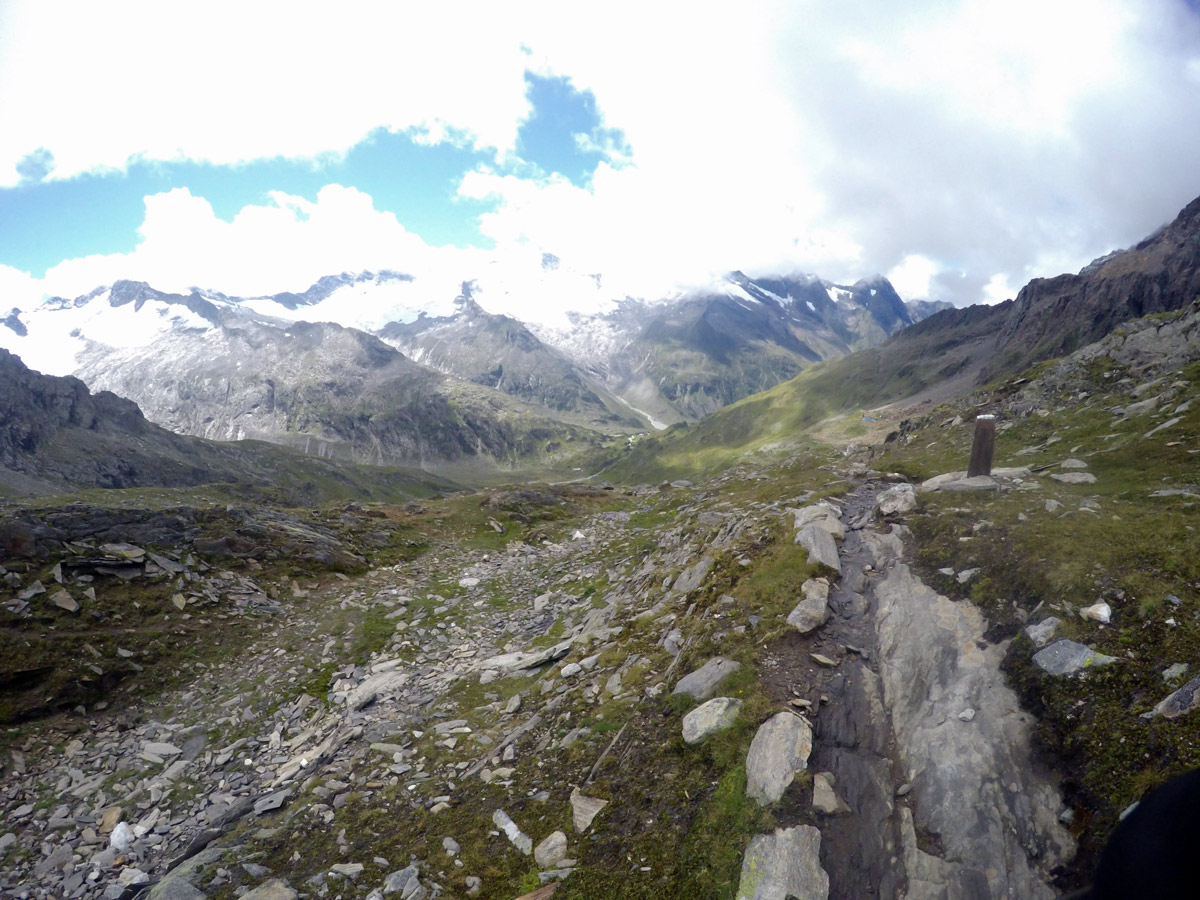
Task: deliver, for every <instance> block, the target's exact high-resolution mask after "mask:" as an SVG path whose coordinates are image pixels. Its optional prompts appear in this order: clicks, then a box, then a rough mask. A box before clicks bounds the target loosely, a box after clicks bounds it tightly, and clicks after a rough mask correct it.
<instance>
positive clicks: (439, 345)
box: [0, 272, 936, 471]
mask: <svg viewBox="0 0 1200 900" xmlns="http://www.w3.org/2000/svg"><path fill="white" fill-rule="evenodd" d="M421 290H422V288H421V285H419V284H418V283H417V282H416V280H415V279H414V278H412V277H411V276H406V275H403V274H400V273H396V272H380V273H372V272H364V273H359V274H357V275H348V274H343V275H340V276H330V277H326V278H322V279H321V280H320V281H319V282H318V283H316V284H314V285H313V286H312V287H310V288H309V289H308V290H307V291H305V292H304V293H302V294H295V293H284V294H277V295H274V296H271V297H261V298H250V299H246V298H239V297H228V296H225V295H223V294H217V293H213V292H209V291H201V290H193V291H192V292H190V293H188V294H186V295H185V294H171V293H164V292H162V291H158V290H155V289H154V288H153V287H151V286H150V285H147V284H143V283H138V282H129V281H119V282H117V283H115V284H113V285H111V286H105V287H100V288H97V289H96V290H94V291H92V292H91V293H89V294H86V295H84V296H80V297H76V298H75V299H73V300H65V299H61V298H55V299H52V300H50V301H48V302H46V303H45V304H43V305H41V306H39V307H37V308H34V309H31V310H20V309H13V310H12V311H11V313H10V314H9V315H8V316H7V318H6V319H5V320H3V323H2V326H3V327H0V346H4V347H7V348H8V349H10V350H11V351H12V352H14V353H16V354H18V355H20V356H21V357H22V358H23V359H25V361H26V362H28V363H29V364H30V365H31V366H33V367H34V368H38V369H40V370H41V371H43V372H45V373H47V374H54V375H65V374H73V375H75V376H77V377H79V378H81V379H82V380H83V381H84V382H85V383H86V384H88V385H89V386H90V387H91V388H92V389H93V390H108V391H112V392H113V393H116V394H118V395H120V396H123V397H127V398H129V399H131V400H133V401H134V402H136V403H137V404H138V406H139V407H140V408H141V410H142V412H143V413H144V414H145V415H146V417H147V418H148V419H150V420H151V421H152V422H156V423H158V424H160V425H162V426H164V427H166V428H168V429H170V430H172V431H175V432H177V433H181V434H191V435H196V436H199V437H206V438H211V439H216V440H226V441H228V440H243V439H246V438H254V439H260V440H266V441H272V442H275V443H280V444H284V445H286V446H291V447H295V448H297V449H300V450H302V451H304V452H306V453H311V454H316V455H319V456H325V457H330V458H338V459H346V460H352V461H356V462H366V463H374V464H384V463H387V464H409V465H419V466H423V467H426V468H430V467H432V468H438V467H445V466H450V467H451V468H457V469H462V468H464V467H466V468H474V469H476V470H477V471H478V470H483V469H489V468H495V467H500V468H509V469H511V468H513V467H517V468H521V467H526V466H530V465H534V466H543V467H544V466H547V465H553V464H554V463H555V462H556V461H558V460H562V459H565V458H567V457H569V456H572V455H575V453H574V451H575V450H577V449H578V447H579V446H582V445H585V444H590V445H596V446H598V445H601V444H603V443H604V442H606V441H608V440H610V439H611V438H612V436H614V435H628V434H633V433H637V432H642V431H648V430H653V429H655V428H663V427H665V426H666V425H668V424H672V423H675V422H687V421H695V420H697V419H699V418H700V417H702V416H703V415H705V414H707V413H709V412H712V411H713V410H715V409H719V408H720V407H722V406H725V405H727V404H729V403H732V402H734V401H735V400H739V399H741V398H742V397H745V396H748V395H750V394H753V393H756V392H757V391H761V390H764V389H766V388H769V387H772V386H773V385H775V384H778V383H779V382H781V381H785V380H787V379H789V378H791V377H793V376H794V375H796V374H797V373H798V372H799V371H801V369H803V368H804V367H806V366H808V365H811V364H812V363H814V362H818V361H820V360H823V359H828V358H830V357H833V356H838V355H842V354H845V353H848V352H850V351H851V350H855V349H860V348H863V347H873V346H876V345H878V344H880V343H882V342H883V341H884V340H885V339H886V338H887V337H889V336H890V335H891V334H894V333H895V332H897V331H898V330H900V329H901V328H904V327H905V326H907V325H911V324H912V323H913V321H914V316H917V317H919V316H920V315H924V314H928V312H930V311H932V310H933V309H935V308H936V305H931V304H924V303H922V304H913V305H912V306H911V309H910V307H909V306H906V305H905V304H904V302H903V301H901V299H900V298H899V296H897V294H896V292H895V291H894V290H893V289H892V287H891V285H890V284H889V283H888V282H887V281H886V280H885V279H882V278H875V279H871V280H867V281H860V282H858V283H857V284H855V285H853V286H852V287H841V286H837V285H833V284H830V283H828V282H823V281H821V280H819V279H816V278H806V277H801V278H792V279H760V280H758V281H755V280H751V279H749V278H747V277H745V276H744V275H742V274H741V273H734V274H733V275H731V276H730V277H729V278H728V279H727V280H725V281H723V282H722V283H721V284H720V285H718V286H716V287H715V288H712V289H711V290H709V291H702V292H695V293H691V294H687V295H683V296H679V297H675V298H671V299H667V300H660V301H656V302H646V301H637V300H632V299H624V300H621V301H620V302H615V303H609V304H608V305H609V306H611V307H612V309H611V310H610V311H607V312H603V313H592V314H586V315H585V314H580V313H567V315H566V319H565V325H564V324H563V323H558V324H557V325H555V324H546V323H540V324H539V323H533V322H530V323H525V322H521V321H518V320H516V319H514V318H512V317H510V316H506V315H499V314H493V313H489V312H487V311H486V310H485V309H484V308H483V307H482V306H481V305H480V303H479V302H477V301H476V299H475V298H474V296H473V288H472V285H471V284H470V283H464V284H463V286H462V293H461V294H460V295H459V296H457V297H456V298H454V299H453V301H452V302H451V303H447V302H445V300H446V298H433V299H431V298H428V297H426V296H424V295H422V294H421V293H420V292H421ZM431 313H432V314H431ZM364 321H374V322H382V323H383V324H382V325H380V327H377V328H374V329H373V330H371V331H365V330H361V329H357V328H354V327H351V326H353V325H355V324H358V325H362V324H363V323H364Z"/></svg>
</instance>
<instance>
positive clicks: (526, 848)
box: [492, 809, 533, 856]
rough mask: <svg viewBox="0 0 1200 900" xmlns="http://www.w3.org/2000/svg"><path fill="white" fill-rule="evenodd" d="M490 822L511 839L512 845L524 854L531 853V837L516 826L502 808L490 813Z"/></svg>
mask: <svg viewBox="0 0 1200 900" xmlns="http://www.w3.org/2000/svg"><path fill="white" fill-rule="evenodd" d="M492 822H494V823H495V825H496V827H497V828H499V829H500V830H501V831H503V832H504V834H505V836H506V837H507V838H508V839H509V840H510V841H512V844H513V846H514V847H516V848H517V849H518V850H520V851H521V852H522V853H524V854H525V855H526V856H529V855H530V854H531V853H533V839H532V838H531V837H529V835H527V834H526V833H525V832H523V831H522V830H521V829H520V828H519V827H518V826H517V823H516V822H514V821H513V820H512V819H511V818H510V817H509V815H508V813H506V812H505V811H504V810H502V809H498V810H496V811H495V812H494V813H492Z"/></svg>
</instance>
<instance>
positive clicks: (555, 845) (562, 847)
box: [533, 831, 567, 869]
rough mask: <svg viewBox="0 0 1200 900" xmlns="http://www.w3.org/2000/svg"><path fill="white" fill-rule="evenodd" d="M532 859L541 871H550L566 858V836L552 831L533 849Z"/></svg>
mask: <svg viewBox="0 0 1200 900" xmlns="http://www.w3.org/2000/svg"><path fill="white" fill-rule="evenodd" d="M533 858H534V860H535V861H536V862H537V864H538V865H539V866H541V867H542V868H543V869H552V868H554V867H555V866H557V865H558V864H559V863H560V862H562V861H563V860H564V859H566V858H567V836H566V835H565V834H563V833H562V832H561V831H552V832H551V833H550V834H548V835H547V836H546V837H545V838H544V839H543V840H542V842H541V843H540V844H538V845H537V846H536V847H534V848H533Z"/></svg>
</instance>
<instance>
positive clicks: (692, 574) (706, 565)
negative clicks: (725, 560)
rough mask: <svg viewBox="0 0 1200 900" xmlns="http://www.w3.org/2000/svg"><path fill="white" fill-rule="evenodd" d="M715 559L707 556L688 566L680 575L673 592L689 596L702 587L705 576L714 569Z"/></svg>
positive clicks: (672, 588) (672, 587)
mask: <svg viewBox="0 0 1200 900" xmlns="http://www.w3.org/2000/svg"><path fill="white" fill-rule="evenodd" d="M712 565H713V558H712V557H711V556H705V557H703V558H701V559H700V561H699V562H697V563H694V564H693V565H690V566H688V567H687V568H686V569H684V570H683V571H682V572H680V573H679V577H678V578H676V579H675V583H674V584H673V585H672V586H671V590H674V591H678V592H679V593H681V594H689V593H691V592H692V591H694V590H696V589H697V588H699V587H700V585H701V584H702V583H703V582H704V576H705V575H707V574H708V570H709V569H711V568H712Z"/></svg>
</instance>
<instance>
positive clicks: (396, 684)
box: [346, 670, 408, 710]
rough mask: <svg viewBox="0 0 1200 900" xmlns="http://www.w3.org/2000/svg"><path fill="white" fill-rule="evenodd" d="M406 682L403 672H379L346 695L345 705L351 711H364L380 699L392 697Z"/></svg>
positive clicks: (406, 676)
mask: <svg viewBox="0 0 1200 900" xmlns="http://www.w3.org/2000/svg"><path fill="white" fill-rule="evenodd" d="M407 682H408V675H407V674H406V673H404V672H397V671H394V670H393V671H390V672H379V673H377V674H375V675H371V676H370V677H368V678H367V679H366V680H365V681H363V683H362V684H360V685H358V686H357V687H356V688H354V690H352V691H351V692H350V693H349V694H347V695H346V705H347V706H348V707H350V709H352V710H359V709H365V708H366V707H368V706H370V705H371V704H372V703H374V702H375V701H376V700H377V699H379V698H380V697H385V696H389V695H393V694H395V693H396V691H398V690H399V689H400V688H402V687H403V686H404V685H405V684H406V683H407Z"/></svg>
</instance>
